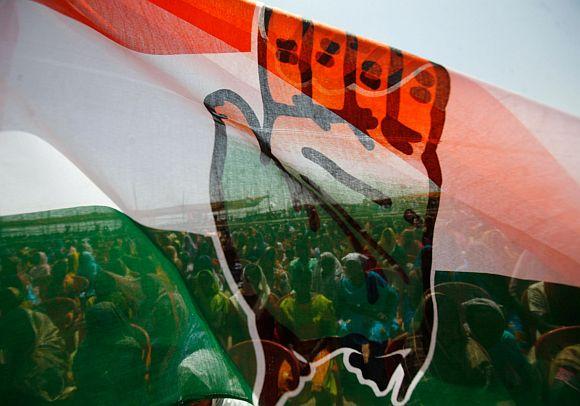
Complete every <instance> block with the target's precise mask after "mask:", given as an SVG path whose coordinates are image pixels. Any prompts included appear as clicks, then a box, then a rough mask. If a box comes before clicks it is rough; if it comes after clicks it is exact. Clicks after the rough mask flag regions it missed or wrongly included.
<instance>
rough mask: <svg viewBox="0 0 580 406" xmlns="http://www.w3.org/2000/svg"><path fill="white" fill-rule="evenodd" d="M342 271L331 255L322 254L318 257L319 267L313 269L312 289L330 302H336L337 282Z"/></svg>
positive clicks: (329, 253)
mask: <svg viewBox="0 0 580 406" xmlns="http://www.w3.org/2000/svg"><path fill="white" fill-rule="evenodd" d="M342 275H343V270H342V265H341V264H340V261H339V260H338V259H337V258H336V257H335V256H334V255H333V254H332V253H331V252H323V253H322V254H321V255H320V261H319V266H318V267H317V268H316V269H315V271H314V275H313V280H312V289H313V291H314V292H317V293H320V294H322V295H323V296H324V297H326V298H327V299H329V300H330V301H332V302H336V297H337V295H338V286H339V281H340V279H341V278H342Z"/></svg>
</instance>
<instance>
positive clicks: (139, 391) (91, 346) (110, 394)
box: [73, 302, 147, 405]
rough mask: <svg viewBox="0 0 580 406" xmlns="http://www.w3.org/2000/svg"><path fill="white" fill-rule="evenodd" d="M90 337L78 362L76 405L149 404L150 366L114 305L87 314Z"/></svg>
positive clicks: (104, 304) (100, 305)
mask: <svg viewBox="0 0 580 406" xmlns="http://www.w3.org/2000/svg"><path fill="white" fill-rule="evenodd" d="M85 322H86V337H85V338H84V340H83V342H82V343H81V345H80V347H79V349H78V353H77V355H76V357H75V359H74V363H73V372H74V376H75V379H76V384H77V388H78V391H77V393H76V395H75V402H78V403H79V404H90V405H108V404H110V405H112V404H134V405H139V404H145V403H146V402H147V397H146V386H145V374H146V364H145V361H144V359H143V354H142V348H141V345H140V344H139V342H138V341H137V339H136V338H135V336H134V333H133V331H132V328H131V326H130V325H129V323H128V322H127V320H126V319H125V318H124V316H123V315H122V313H121V312H120V311H119V310H118V309H117V307H116V306H115V305H114V304H113V303H111V302H100V303H97V304H95V305H94V306H92V307H90V308H89V309H87V311H86V315H85Z"/></svg>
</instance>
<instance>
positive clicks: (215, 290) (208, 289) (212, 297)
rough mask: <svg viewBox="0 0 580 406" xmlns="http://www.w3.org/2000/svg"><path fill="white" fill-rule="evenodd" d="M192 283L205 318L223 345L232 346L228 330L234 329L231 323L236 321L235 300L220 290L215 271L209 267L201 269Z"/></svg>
mask: <svg viewBox="0 0 580 406" xmlns="http://www.w3.org/2000/svg"><path fill="white" fill-rule="evenodd" d="M191 285H192V289H193V292H194V295H195V298H196V303H197V304H198V305H199V306H200V308H201V311H202V313H203V315H204V316H205V320H206V321H207V322H208V323H209V325H210V327H211V328H212V330H213V331H215V332H216V333H217V336H218V338H219V339H220V341H221V343H222V345H223V346H224V347H226V348H227V347H230V346H231V345H232V337H231V335H230V334H228V332H230V331H231V330H232V329H231V327H232V326H231V323H232V322H235V320H234V315H235V309H234V305H233V302H232V301H230V299H229V298H228V297H227V296H226V295H225V294H224V293H223V292H222V291H221V290H220V285H219V281H218V279H217V277H216V276H215V273H214V272H212V271H211V270H209V269H203V270H199V271H198V272H197V274H196V275H195V277H194V278H193V280H192V281H191ZM232 333H233V332H232Z"/></svg>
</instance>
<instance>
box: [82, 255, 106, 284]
mask: <svg viewBox="0 0 580 406" xmlns="http://www.w3.org/2000/svg"><path fill="white" fill-rule="evenodd" d="M99 271H100V267H99V265H98V264H97V261H96V260H95V258H94V257H93V254H91V252H89V251H83V252H82V253H81V256H80V258H79V268H78V270H77V275H78V276H82V277H83V278H87V279H88V280H89V282H90V283H91V284H94V283H95V279H96V278H97V275H98V274H99Z"/></svg>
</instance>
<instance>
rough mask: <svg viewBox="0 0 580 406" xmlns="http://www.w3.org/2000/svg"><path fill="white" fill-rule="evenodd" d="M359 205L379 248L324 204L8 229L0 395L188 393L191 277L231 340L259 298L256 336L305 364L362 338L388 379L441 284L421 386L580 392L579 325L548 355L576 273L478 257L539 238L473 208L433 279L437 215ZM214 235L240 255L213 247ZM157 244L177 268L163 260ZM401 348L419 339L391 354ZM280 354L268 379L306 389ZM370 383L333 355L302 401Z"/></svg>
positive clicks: (330, 399)
mask: <svg viewBox="0 0 580 406" xmlns="http://www.w3.org/2000/svg"><path fill="white" fill-rule="evenodd" d="M359 209H360V208H359ZM381 210H382V209H381ZM361 213H362V217H361V215H358V219H359V220H360V219H361V218H364V213H367V217H366V221H364V223H363V224H364V229H363V230H362V231H361V233H364V234H365V235H366V236H367V237H368V241H374V242H376V244H378V245H379V246H380V247H382V248H381V249H382V250H383V251H381V252H386V253H387V254H388V255H387V256H385V257H381V256H380V255H376V251H373V250H372V249H371V248H369V246H372V244H370V243H369V244H370V245H369V244H367V245H363V246H362V247H360V249H358V250H356V249H354V248H353V242H352V241H351V240H349V238H348V236H345V233H344V231H343V230H341V228H340V227H338V226H337V225H336V223H335V222H333V221H331V220H330V219H329V218H327V217H325V216H324V214H316V215H317V216H319V217H318V218H317V221H316V222H315V224H314V225H313V221H312V213H311V212H306V213H296V212H292V211H282V210H280V211H277V212H272V213H268V214H263V213H255V214H248V215H245V216H239V217H232V218H230V219H229V223H228V228H227V229H224V230H221V234H220V235H219V236H214V238H211V237H208V236H202V235H196V234H190V233H179V232H165V231H160V230H151V229H144V228H143V229H142V233H145V234H146V235H147V236H148V238H147V239H146V240H142V239H139V238H138V237H137V236H136V234H134V233H133V234H132V233H128V232H127V230H126V229H124V228H123V227H119V228H118V229H108V228H106V227H102V226H95V225H93V226H91V227H90V231H87V230H88V228H87V229H86V230H83V229H82V228H81V229H78V230H76V231H75V232H71V231H70V230H69V231H67V232H62V231H60V232H53V233H51V234H46V235H42V236H36V237H31V236H27V235H19V236H13V237H10V238H6V239H5V242H3V244H2V247H0V249H2V253H1V254H2V258H1V259H2V262H1V268H0V398H1V399H6V400H7V401H8V402H9V403H13V404H20V403H22V404H25V403H41V402H63V403H65V402H67V401H75V402H77V401H84V402H86V403H90V404H108V403H119V402H120V403H123V402H126V403H128V404H145V403H175V402H177V401H178V400H179V399H180V395H179V394H180V393H181V392H183V389H182V388H180V387H179V385H180V384H179V382H178V381H179V379H178V377H177V369H178V367H179V365H180V363H182V362H183V360H184V357H186V356H187V354H186V353H187V350H186V348H185V347H184V346H183V345H182V344H180V343H183V342H187V341H188V339H190V337H189V336H190V335H191V324H190V322H189V319H190V315H189V314H188V310H187V309H188V308H187V306H186V304H185V301H186V299H187V298H184V297H183V291H182V290H180V289H179V288H178V285H180V284H183V285H184V286H185V287H186V288H187V290H188V291H189V295H190V297H191V298H192V299H193V302H194V303H195V304H196V306H197V308H198V309H199V311H200V312H201V314H202V315H203V318H204V319H205V322H207V324H208V325H209V326H210V329H211V331H212V332H213V334H214V335H215V337H216V339H217V340H218V341H219V343H220V344H221V346H222V347H223V349H224V350H225V351H234V350H235V348H239V347H240V346H241V345H244V343H247V342H248V340H250V339H251V336H252V334H251V332H250V331H249V327H248V309H250V310H251V312H252V313H253V315H254V316H255V323H256V324H255V325H256V327H257V332H258V334H259V336H260V339H262V340H267V341H268V342H273V343H276V345H279V346H281V348H283V349H284V350H285V351H287V352H288V353H289V354H292V355H291V356H293V357H295V358H296V359H297V361H298V365H299V366H300V368H299V373H300V374H302V375H308V373H309V367H308V361H311V362H312V361H315V360H319V359H321V357H323V356H325V355H327V354H329V353H330V352H331V351H333V350H334V349H336V348H339V347H349V348H352V349H355V350H356V351H357V354H358V355H356V354H355V355H353V356H351V358H350V363H351V364H352V365H354V366H355V367H357V368H359V369H360V370H361V371H362V374H363V376H364V377H365V378H367V379H371V380H373V381H375V382H376V384H377V385H378V387H379V388H380V389H381V390H384V389H385V388H386V386H387V384H388V381H389V378H390V376H391V375H392V373H393V368H394V367H396V365H397V363H399V362H400V363H401V364H402V365H403V366H404V368H405V373H406V375H407V376H408V377H413V376H414V375H415V374H416V373H417V371H418V369H419V368H420V367H421V366H422V364H423V362H424V361H425V359H426V357H427V353H428V350H429V347H430V345H431V344H433V343H432V338H431V335H430V333H431V331H432V329H433V327H434V326H435V314H434V312H433V308H434V306H433V304H434V303H433V302H434V301H435V302H436V308H437V314H438V317H437V320H438V322H437V332H438V333H437V337H436V341H435V343H434V344H433V345H434V346H435V352H434V357H433V361H432V363H431V366H430V368H429V369H428V371H427V374H426V376H425V378H424V379H423V382H424V383H422V385H423V386H421V385H420V386H419V388H418V389H417V392H418V396H419V399H421V393H423V394H424V395H423V396H431V395H432V394H435V395H436V396H443V397H445V396H447V394H449V396H452V392H454V391H455V392H456V393H457V392H461V389H457V388H464V389H465V390H466V392H465V393H468V390H469V391H471V393H473V391H474V390H481V391H482V393H483V391H485V392H486V393H487V395H486V396H490V401H503V400H506V399H507V400H513V401H515V403H517V404H520V403H521V404H524V403H526V404H527V403H541V402H551V403H554V404H555V403H565V402H567V401H573V400H577V399H578V398H579V395H580V394H579V392H578V390H579V389H578V388H579V387H580V386H579V385H578V377H577V373H578V371H579V369H580V368H579V365H580V359H579V358H578V354H580V353H579V352H578V351H579V348H580V347H579V346H580V339H579V340H578V341H574V339H572V341H570V340H569V341H566V342H564V344H565V345H562V348H560V349H559V351H556V352H555V353H554V354H552V355H553V356H552V357H551V358H545V357H544V358H540V357H538V355H537V354H536V350H537V349H538V345H537V344H538V343H539V342H540V341H542V340H544V341H545V337H546V336H549V335H550V334H552V335H556V334H555V332H556V333H557V332H558V331H559V330H562V328H563V326H578V325H580V320H579V318H580V316H579V314H580V312H579V311H578V310H580V308H579V307H578V302H579V301H580V295H578V290H577V289H576V288H572V287H568V286H562V285H556V284H552V283H547V282H534V281H525V280H519V279H516V278H509V277H505V276H498V275H490V274H486V273H485V271H486V270H485V269H481V268H478V267H480V266H481V263H485V261H486V260H487V261H503V262H502V263H504V264H513V266H514V267H516V266H518V265H517V264H518V263H519V266H521V260H522V258H524V257H525V256H527V255H529V253H527V252H525V251H524V252H519V251H517V249H515V248H514V247H512V246H511V245H510V243H509V241H508V240H507V238H505V237H504V236H503V235H502V234H501V233H500V232H499V231H497V230H494V229H491V228H488V227H486V226H485V225H484V224H481V223H478V222H477V221H475V220H474V223H473V224H472V225H468V227H469V228H470V230H471V234H470V235H467V236H465V233H463V234H461V236H459V233H458V234H457V236H454V235H453V233H451V237H450V238H451V239H453V238H468V239H469V241H467V245H468V246H469V247H470V249H469V250H466V251H465V252H460V253H459V255H458V263H457V267H456V268H455V269H452V270H445V272H437V275H436V286H435V289H434V290H431V289H429V286H425V277H424V276H425V273H426V272H429V268H430V266H431V241H430V237H429V236H430V233H428V232H426V231H427V228H428V226H429V221H430V219H429V218H427V216H425V215H421V214H417V213H416V212H415V210H413V209H407V210H403V211H398V212H397V211H392V212H386V211H380V212H378V211H377V212H370V213H368V210H367V211H365V210H362V211H361ZM462 226H463V227H464V228H465V225H462ZM451 229H452V228H451ZM145 234H143V235H145ZM226 240H227V241H226ZM143 241H147V242H148V243H146V242H143ZM216 241H220V242H221V248H218V249H223V251H224V252H225V261H227V263H228V268H229V270H230V272H224V270H223V267H222V265H223V262H220V261H219V260H218V255H217V253H216V248H215V246H214V242H216ZM151 242H152V244H151ZM446 243H449V244H457V245H458V246H459V242H458V241H457V240H454V241H451V240H449V241H446ZM148 244H150V246H149V245H148ZM155 247H156V248H155ZM157 249H158V253H163V255H164V257H165V258H164V260H169V262H170V263H172V264H173V266H174V269H168V268H167V267H164V266H163V261H162V260H161V259H160V258H158V257H156V254H153V252H155V250H157ZM499 256H501V257H502V258H498V257H499ZM175 270H176V271H177V272H175ZM468 271H477V273H474V272H468ZM177 275H178V276H179V278H180V280H179V281H176V279H175V277H176V276H177ZM250 324H251V323H250ZM564 330H566V331H572V330H573V327H569V328H568V329H566V328H564ZM568 336H570V333H568ZM542 342H543V341H542ZM405 348H409V349H411V350H412V356H410V357H408V358H406V359H403V358H400V359H399V358H396V357H384V356H385V355H386V354H388V353H389V352H392V351H394V350H398V349H405ZM248 359H251V357H248ZM238 361H239V360H238ZM395 361H396V363H395V364H393V362H395ZM119 365H122V366H123V367H122V368H121V367H119ZM239 367H240V369H241V370H242V371H244V370H246V369H251V368H246V366H244V365H239ZM269 368H275V369H276V371H274V372H276V377H277V378H276V379H275V380H273V381H269V382H273V383H271V384H272V385H275V386H276V387H275V388H267V390H266V392H273V393H275V394H276V396H275V397H274V398H275V399H277V398H279V396H280V395H281V394H283V393H284V392H285V391H288V390H291V389H293V383H292V382H295V381H296V380H295V379H294V378H295V377H292V376H291V375H292V374H295V372H293V371H292V370H291V368H290V367H289V365H288V364H287V363H286V364H285V363H280V364H276V363H275V362H273V363H270V364H269ZM269 372H272V371H269ZM254 373H255V371H254ZM249 379H251V377H250V378H249ZM293 379H294V380H293ZM408 384H409V382H405V385H408ZM361 388H362V386H361V385H360V384H358V381H357V378H356V377H355V376H354V375H353V374H352V373H350V372H348V371H346V369H345V368H344V365H343V364H342V363H340V362H338V361H337V360H336V359H334V360H331V361H328V362H327V363H326V364H325V365H324V367H320V368H318V369H317V370H316V371H315V374H314V377H313V378H312V380H311V382H310V383H309V384H308V385H307V387H306V389H305V390H304V391H302V393H301V394H299V395H297V396H296V397H295V398H294V399H293V400H292V401H293V402H296V403H302V402H306V401H311V400H312V399H314V401H315V402H316V403H317V404H330V403H348V402H354V403H355V404H362V403H367V402H368V399H370V398H371V396H372V392H370V390H369V389H368V388H366V389H365V388H362V389H361ZM450 388H452V389H450ZM430 391H431V392H430ZM490 393H493V395H492V394H490ZM466 396H467V395H466ZM469 396H470V395H469ZM482 396H483V395H482ZM493 396H495V398H494V397H493ZM268 399H270V398H268ZM423 402H428V399H423Z"/></svg>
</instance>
